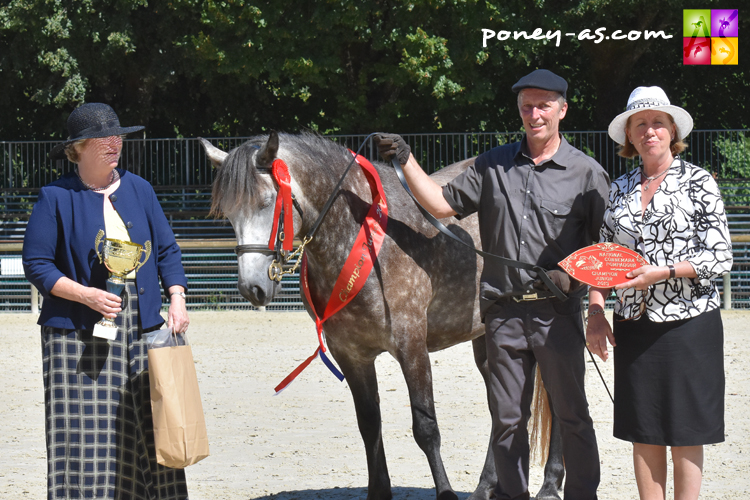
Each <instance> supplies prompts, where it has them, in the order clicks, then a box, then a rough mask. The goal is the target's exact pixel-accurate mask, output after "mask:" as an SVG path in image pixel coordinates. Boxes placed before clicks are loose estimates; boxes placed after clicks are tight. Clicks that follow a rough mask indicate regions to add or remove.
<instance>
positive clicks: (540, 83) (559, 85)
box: [511, 69, 568, 97]
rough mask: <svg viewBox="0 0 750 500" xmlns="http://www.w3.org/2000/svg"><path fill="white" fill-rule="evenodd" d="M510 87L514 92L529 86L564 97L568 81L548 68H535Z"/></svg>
mask: <svg viewBox="0 0 750 500" xmlns="http://www.w3.org/2000/svg"><path fill="white" fill-rule="evenodd" d="M511 88H512V90H513V92H516V93H517V92H519V91H520V90H522V89H529V88H532V89H542V90H551V91H552V92H557V93H558V94H562V96H563V97H566V96H565V92H566V91H567V90H568V82H566V81H565V79H564V78H562V77H559V76H557V75H556V74H554V73H553V72H551V71H549V70H546V69H537V70H534V71H532V72H531V73H529V74H528V75H526V76H524V77H523V78H521V79H520V80H518V81H517V82H516V83H515V85H513V87H511Z"/></svg>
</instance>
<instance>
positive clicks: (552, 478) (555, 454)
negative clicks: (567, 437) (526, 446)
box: [536, 394, 565, 500]
mask: <svg viewBox="0 0 750 500" xmlns="http://www.w3.org/2000/svg"><path fill="white" fill-rule="evenodd" d="M547 400H548V401H549V408H550V409H552V399H551V398H550V397H549V394H548V395H547ZM551 418H552V424H551V427H550V436H549V456H548V457H547V463H546V464H545V465H544V484H542V487H541V489H540V490H539V493H537V495H536V499H537V500H559V499H560V495H559V493H558V491H559V490H560V488H561V487H562V482H563V477H565V465H564V463H563V454H562V433H561V432H560V421H559V419H558V418H557V416H556V415H555V412H554V411H551Z"/></svg>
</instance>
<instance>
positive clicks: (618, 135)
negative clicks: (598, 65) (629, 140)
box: [607, 87, 693, 145]
mask: <svg viewBox="0 0 750 500" xmlns="http://www.w3.org/2000/svg"><path fill="white" fill-rule="evenodd" d="M646 110H655V111H663V112H665V113H667V114H669V115H670V116H671V117H672V119H673V120H674V123H675V125H677V134H678V135H679V136H680V139H684V138H685V137H687V136H688V134H690V131H691V130H693V117H691V116H690V113H688V112H687V111H685V110H684V109H682V108H681V107H679V106H673V105H671V104H670V103H669V98H668V97H667V94H665V93H664V91H663V90H662V89H661V88H660V87H638V88H637V89H635V90H634V91H633V92H631V93H630V97H629V98H628V106H627V108H626V110H625V112H623V113H620V114H619V115H617V116H616V117H615V119H614V120H612V123H610V124H609V128H608V129H607V132H608V133H609V136H610V137H611V138H612V140H614V141H615V142H616V143H617V144H620V145H625V139H626V137H627V136H626V135H625V124H626V123H627V122H628V117H630V116H632V115H634V114H636V113H638V112H640V111H646Z"/></svg>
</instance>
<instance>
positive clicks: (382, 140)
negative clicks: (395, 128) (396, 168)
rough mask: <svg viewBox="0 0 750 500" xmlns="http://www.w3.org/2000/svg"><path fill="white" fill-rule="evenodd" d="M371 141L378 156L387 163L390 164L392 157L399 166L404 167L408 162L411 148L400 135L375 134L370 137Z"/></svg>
mask: <svg viewBox="0 0 750 500" xmlns="http://www.w3.org/2000/svg"><path fill="white" fill-rule="evenodd" d="M372 140H373V142H375V146H376V147H377V148H378V153H380V156H382V157H383V159H384V160H385V161H387V162H388V163H390V161H391V160H392V159H393V157H394V156H395V157H396V158H398V162H399V163H400V164H401V165H406V162H407V161H409V155H410V154H411V148H410V147H409V145H408V144H406V141H405V140H404V138H403V137H401V136H400V135H398V134H382V133H377V134H375V135H374V136H372Z"/></svg>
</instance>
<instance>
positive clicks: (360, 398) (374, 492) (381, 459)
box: [334, 353, 393, 500]
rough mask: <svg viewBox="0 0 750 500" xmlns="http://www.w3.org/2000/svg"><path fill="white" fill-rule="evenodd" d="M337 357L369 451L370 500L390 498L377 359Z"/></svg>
mask: <svg viewBox="0 0 750 500" xmlns="http://www.w3.org/2000/svg"><path fill="white" fill-rule="evenodd" d="M337 354H338V355H337ZM334 358H335V359H336V362H337V363H338V365H339V367H340V368H341V371H342V373H343V374H344V376H345V377H346V382H347V384H349V389H350V390H351V393H352V398H353V399H354V409H355V410H356V412H357V424H358V425H359V432H360V434H361V435H362V440H363V441H364V443H365V453H366V454H367V474H368V477H369V481H368V483H367V500H390V499H391V498H393V496H392V494H391V479H390V477H389V475H388V466H387V465H386V462H385V450H384V449H383V437H382V433H381V422H382V421H381V416H380V396H379V395H378V379H377V375H376V373H375V360H374V359H373V360H371V361H369V362H366V363H362V362H354V361H353V360H351V359H350V358H349V357H348V356H346V355H343V356H342V355H341V354H340V353H334Z"/></svg>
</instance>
